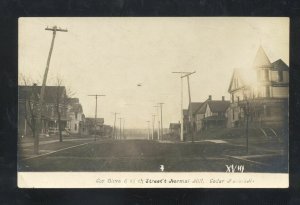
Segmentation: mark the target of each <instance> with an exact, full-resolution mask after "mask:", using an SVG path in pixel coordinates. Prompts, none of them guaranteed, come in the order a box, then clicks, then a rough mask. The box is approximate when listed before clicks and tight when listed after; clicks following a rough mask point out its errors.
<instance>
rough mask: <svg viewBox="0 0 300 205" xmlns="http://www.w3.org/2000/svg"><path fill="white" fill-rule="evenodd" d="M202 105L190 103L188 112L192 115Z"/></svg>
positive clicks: (200, 103)
mask: <svg viewBox="0 0 300 205" xmlns="http://www.w3.org/2000/svg"><path fill="white" fill-rule="evenodd" d="M202 104H203V102H191V103H190V104H189V108H188V110H190V111H191V112H192V114H194V113H195V112H196V111H197V110H198V109H199V108H200V107H201V106H202Z"/></svg>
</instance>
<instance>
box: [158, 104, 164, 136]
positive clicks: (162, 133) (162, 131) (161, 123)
mask: <svg viewBox="0 0 300 205" xmlns="http://www.w3.org/2000/svg"><path fill="white" fill-rule="evenodd" d="M158 104H159V106H160V130H161V139H162V138H163V136H164V128H163V120H162V106H163V104H164V103H158Z"/></svg>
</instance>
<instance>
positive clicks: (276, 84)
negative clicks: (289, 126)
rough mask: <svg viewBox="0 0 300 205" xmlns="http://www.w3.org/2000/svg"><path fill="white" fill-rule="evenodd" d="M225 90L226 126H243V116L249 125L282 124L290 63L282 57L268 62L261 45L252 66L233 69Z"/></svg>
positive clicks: (285, 114)
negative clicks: (226, 97) (227, 101)
mask: <svg viewBox="0 0 300 205" xmlns="http://www.w3.org/2000/svg"><path fill="white" fill-rule="evenodd" d="M228 92H229V93H230V96H231V99H230V101H231V104H230V107H229V108H228V110H227V116H228V123H227V126H228V127H238V126H243V125H244V124H245V122H246V119H247V118H246V116H248V120H249V121H248V122H249V124H250V125H255V126H282V125H283V124H284V123H286V121H287V118H288V117H287V116H288V98H289V67H288V66H287V65H286V64H285V63H284V62H283V61H282V60H281V59H279V60H276V61H275V62H273V63H271V62H270V60H269V58H268V56H267V55H266V53H265V51H264V50H263V48H262V47H260V48H259V49H258V51H257V54H256V57H255V59H254V63H253V66H252V67H251V68H247V69H244V70H243V69H236V70H235V71H234V72H233V74H232V78H231V81H230V85H229V89H228Z"/></svg>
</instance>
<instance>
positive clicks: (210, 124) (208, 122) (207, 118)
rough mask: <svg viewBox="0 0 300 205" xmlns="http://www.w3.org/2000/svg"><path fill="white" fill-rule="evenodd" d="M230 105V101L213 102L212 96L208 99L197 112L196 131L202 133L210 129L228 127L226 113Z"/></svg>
mask: <svg viewBox="0 0 300 205" xmlns="http://www.w3.org/2000/svg"><path fill="white" fill-rule="evenodd" d="M229 105H230V101H226V100H225V97H224V96H223V97H222V100H212V96H211V95H210V96H209V97H208V99H207V100H206V101H205V102H204V103H202V105H201V106H200V107H199V108H198V109H197V110H196V111H195V113H196V114H195V115H196V130H197V131H201V130H204V129H208V128H217V127H226V123H227V118H226V111H227V109H228V107H229Z"/></svg>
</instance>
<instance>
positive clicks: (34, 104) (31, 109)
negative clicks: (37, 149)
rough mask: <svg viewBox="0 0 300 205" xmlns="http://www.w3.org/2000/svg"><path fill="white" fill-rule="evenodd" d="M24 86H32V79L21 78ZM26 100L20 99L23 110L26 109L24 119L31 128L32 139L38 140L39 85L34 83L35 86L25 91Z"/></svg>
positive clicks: (22, 76)
mask: <svg viewBox="0 0 300 205" xmlns="http://www.w3.org/2000/svg"><path fill="white" fill-rule="evenodd" d="M20 78H21V80H22V82H21V84H23V85H24V86H28V85H29V84H30V85H31V84H32V83H30V82H31V80H30V79H28V78H26V77H25V76H24V75H21V76H20ZM24 92H25V93H24V98H23V99H19V100H22V101H23V104H22V105H23V106H24V107H23V109H24V113H22V114H24V118H25V120H26V124H27V125H28V126H29V127H30V129H31V132H32V137H33V138H34V139H36V138H37V137H38V134H39V133H38V124H37V123H38V112H39V106H38V102H39V95H38V89H37V84H36V83H33V86H28V90H24Z"/></svg>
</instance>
